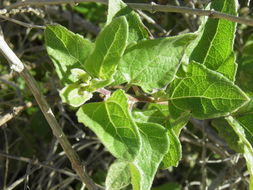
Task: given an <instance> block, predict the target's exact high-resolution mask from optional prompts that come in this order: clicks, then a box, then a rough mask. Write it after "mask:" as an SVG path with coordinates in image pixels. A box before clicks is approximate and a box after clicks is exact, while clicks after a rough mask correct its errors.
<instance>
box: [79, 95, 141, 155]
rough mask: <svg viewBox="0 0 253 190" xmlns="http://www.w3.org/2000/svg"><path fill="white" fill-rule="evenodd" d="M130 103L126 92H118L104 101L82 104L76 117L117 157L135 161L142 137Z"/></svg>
mask: <svg viewBox="0 0 253 190" xmlns="http://www.w3.org/2000/svg"><path fill="white" fill-rule="evenodd" d="M127 101H128V99H127V97H126V95H125V94H124V92H123V91H121V90H118V91H116V92H114V93H113V95H112V96H111V97H110V98H109V99H108V100H106V101H105V102H100V103H90V104H85V105H83V106H82V107H81V108H80V109H79V110H78V112H77V117H78V121H79V122H81V123H83V124H84V125H86V126H88V127H89V128H90V129H91V130H93V131H94V132H95V133H96V135H97V136H98V137H99V139H100V140H101V142H102V143H103V144H104V145H105V147H106V148H107V149H108V150H109V151H110V152H111V153H112V154H113V155H114V156H115V157H116V158H120V159H123V160H133V159H134V158H135V157H136V156H137V155H138V153H139V151H140V136H139V132H138V130H137V126H136V124H135V122H134V121H133V119H132V117H131V116H130V113H129V110H128V102H127Z"/></svg>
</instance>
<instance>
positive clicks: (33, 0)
mask: <svg viewBox="0 0 253 190" xmlns="http://www.w3.org/2000/svg"><path fill="white" fill-rule="evenodd" d="M81 2H98V3H103V4H107V0H26V1H19V2H17V3H14V4H12V5H10V6H8V7H7V8H6V10H7V11H9V10H11V9H16V8H18V7H24V6H44V5H57V4H76V3H81ZM128 5H129V6H130V7H132V8H133V9H138V10H143V11H149V12H151V13H154V12H173V13H187V14H192V15H198V16H208V17H210V18H216V19H225V20H229V21H232V22H236V23H240V24H245V25H248V26H253V20H250V19H245V18H242V17H237V16H234V15H230V14H226V13H221V12H218V11H214V10H202V9H194V8H189V7H179V6H172V5H157V4H155V3H152V4H147V3H128Z"/></svg>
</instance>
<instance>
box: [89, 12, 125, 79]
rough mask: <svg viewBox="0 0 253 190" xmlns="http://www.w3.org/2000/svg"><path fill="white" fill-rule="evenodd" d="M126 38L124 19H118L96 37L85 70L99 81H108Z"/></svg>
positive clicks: (116, 64) (122, 51) (121, 53)
mask: <svg viewBox="0 0 253 190" xmlns="http://www.w3.org/2000/svg"><path fill="white" fill-rule="evenodd" d="M127 38H128V24H127V20H126V18H125V17H118V18H116V19H114V20H113V21H112V22H111V23H110V24H109V25H107V26H106V27H105V28H104V29H103V30H102V31H101V33H100V34H99V35H98V37H97V39H96V42H95V48H94V50H93V52H92V53H91V55H90V56H89V57H88V59H87V60H86V62H85V70H86V71H87V72H88V73H89V74H90V75H92V76H93V77H97V78H100V79H105V80H106V79H110V78H112V77H113V74H114V73H115V71H116V68H117V66H118V63H119V60H120V58H121V56H122V55H123V53H124V51H125V48H126V45H127Z"/></svg>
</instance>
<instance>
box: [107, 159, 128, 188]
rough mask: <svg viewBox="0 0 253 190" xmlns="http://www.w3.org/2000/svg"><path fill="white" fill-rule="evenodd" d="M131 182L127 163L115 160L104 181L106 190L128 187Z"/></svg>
mask: <svg viewBox="0 0 253 190" xmlns="http://www.w3.org/2000/svg"><path fill="white" fill-rule="evenodd" d="M130 182H131V175H130V171H129V163H128V162H125V161H119V160H116V162H114V163H113V164H112V165H111V166H110V168H109V170H108V173H107V177H106V181H105V187H106V188H105V189H106V190H120V189H122V188H124V187H126V186H128V185H129V184H130Z"/></svg>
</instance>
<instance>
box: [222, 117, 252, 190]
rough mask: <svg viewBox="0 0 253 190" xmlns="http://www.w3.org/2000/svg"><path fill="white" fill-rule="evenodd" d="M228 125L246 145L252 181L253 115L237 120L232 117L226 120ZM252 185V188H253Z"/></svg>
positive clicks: (245, 153)
mask: <svg viewBox="0 0 253 190" xmlns="http://www.w3.org/2000/svg"><path fill="white" fill-rule="evenodd" d="M226 120H227V121H228V123H229V124H230V125H231V126H232V128H233V129H234V131H235V132H236V134H237V135H238V136H239V138H240V139H241V141H242V142H243V144H244V147H243V148H244V154H243V155H244V158H245V160H246V162H247V167H248V171H249V173H250V177H251V180H252V178H253V146H252V145H253V130H252V121H253V119H252V115H251V116H250V117H248V118H244V119H235V118H233V117H232V116H229V117H227V118H226ZM252 185H253V184H251V188H250V189H252V188H253V186H252Z"/></svg>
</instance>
